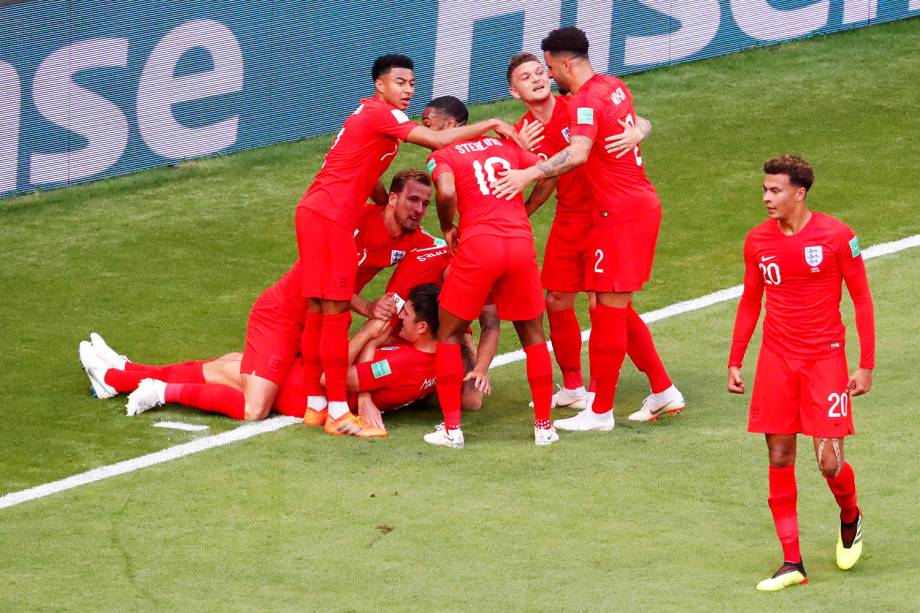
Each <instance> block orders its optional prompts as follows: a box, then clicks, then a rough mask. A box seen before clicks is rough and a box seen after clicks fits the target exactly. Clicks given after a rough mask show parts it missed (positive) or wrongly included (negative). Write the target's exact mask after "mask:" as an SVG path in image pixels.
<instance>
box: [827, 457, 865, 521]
mask: <svg viewBox="0 0 920 613" xmlns="http://www.w3.org/2000/svg"><path fill="white" fill-rule="evenodd" d="M824 479H825V480H826V481H827V486H828V487H829V488H831V492H832V493H833V494H834V498H835V499H836V500H837V505H838V506H840V521H842V522H843V523H845V524H849V523H851V522H853V521H854V520H855V519H856V514H857V513H859V507H857V506H856V475H855V474H853V467H852V466H850V464H849V463H848V462H844V463H843V467H842V468H841V469H840V473H839V474H838V475H837V476H836V477H834V478H833V479H831V478H828V476H827V475H824Z"/></svg>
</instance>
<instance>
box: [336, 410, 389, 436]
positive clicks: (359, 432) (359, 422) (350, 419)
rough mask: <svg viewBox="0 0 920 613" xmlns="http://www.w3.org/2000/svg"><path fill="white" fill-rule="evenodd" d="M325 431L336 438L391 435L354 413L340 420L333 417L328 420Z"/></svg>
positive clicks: (347, 414)
mask: <svg viewBox="0 0 920 613" xmlns="http://www.w3.org/2000/svg"><path fill="white" fill-rule="evenodd" d="M323 430H325V431H326V433H327V434H332V435H335V436H354V437H357V438H378V437H383V436H387V435H388V434H389V433H388V432H387V431H386V430H385V429H383V428H376V427H374V426H372V425H370V424H369V423H367V421H366V420H365V419H364V418H363V417H359V416H358V415H354V414H352V413H346V414H345V415H342V416H341V417H340V418H338V419H334V418H333V417H332V416H331V415H330V416H329V417H328V418H327V419H326V424H325V426H323Z"/></svg>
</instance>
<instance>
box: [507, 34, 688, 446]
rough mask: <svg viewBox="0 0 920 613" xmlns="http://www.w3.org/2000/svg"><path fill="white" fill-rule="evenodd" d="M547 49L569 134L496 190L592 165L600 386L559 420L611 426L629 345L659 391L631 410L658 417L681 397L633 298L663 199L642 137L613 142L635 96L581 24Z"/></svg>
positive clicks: (571, 425)
mask: <svg viewBox="0 0 920 613" xmlns="http://www.w3.org/2000/svg"><path fill="white" fill-rule="evenodd" d="M542 48H543V56H544V60H545V61H546V64H547V66H548V67H549V71H550V76H551V77H552V78H553V79H554V80H555V81H556V83H557V84H558V85H559V87H560V89H562V90H565V91H568V92H571V93H572V94H574V96H573V97H572V99H571V100H570V101H569V102H568V106H569V109H570V110H569V112H570V125H569V133H568V139H569V141H570V142H569V144H568V145H567V146H566V147H565V148H563V149H561V150H560V151H558V152H557V153H556V154H555V155H553V156H551V157H549V159H547V160H544V161H542V162H540V163H538V164H536V165H535V166H532V167H530V168H527V169H524V170H512V171H509V172H508V173H506V174H505V175H504V176H503V177H501V178H499V179H498V180H497V181H496V183H495V186H494V193H495V195H497V196H499V197H508V198H510V197H514V196H516V195H517V194H519V193H520V192H521V190H523V188H524V187H525V186H526V185H527V184H528V183H530V182H532V181H536V180H540V179H545V178H549V177H557V176H560V175H564V174H565V173H567V172H570V171H573V170H574V169H576V168H579V167H581V166H583V167H584V168H583V170H582V172H581V177H582V180H583V181H584V182H586V183H587V185H588V188H589V189H588V191H589V194H590V198H591V204H592V210H591V216H592V227H591V239H590V245H589V247H588V254H589V257H590V259H589V261H588V263H587V271H588V275H589V279H588V288H589V289H593V290H594V291H595V294H596V297H597V307H596V308H595V310H594V313H593V316H592V331H591V338H590V341H589V345H588V352H589V356H590V361H591V378H592V379H593V380H594V381H595V385H596V395H595V397H594V400H593V402H592V403H591V405H590V406H589V407H588V408H586V409H584V410H583V411H582V412H580V413H578V414H577V415H575V416H574V417H571V418H569V419H561V420H557V421H556V422H555V424H554V425H555V426H556V427H557V428H559V429H562V430H576V431H608V430H612V429H613V427H614V417H613V401H614V394H615V392H616V387H617V381H618V379H619V373H620V367H621V366H622V364H623V360H624V358H625V356H626V354H627V352H628V353H629V355H630V357H631V358H632V360H633V362H634V363H635V364H636V366H637V367H638V368H639V369H640V370H642V371H643V372H644V373H645V374H646V375H647V376H648V378H649V382H650V384H651V391H652V393H651V395H650V396H649V397H648V398H646V400H645V402H644V403H643V405H642V408H641V409H640V410H639V411H638V412H637V414H634V416H633V417H634V418H636V419H641V420H643V421H650V420H653V419H656V418H657V417H659V416H661V415H664V414H669V413H676V412H679V411H680V410H681V409H683V407H684V399H683V396H682V395H681V393H680V392H679V391H678V390H677V388H676V387H674V385H673V384H672V382H671V379H670V377H669V376H668V373H667V371H666V370H665V368H664V365H663V364H662V363H661V358H660V357H659V355H658V351H657V350H656V348H655V344H654V342H653V340H652V336H651V333H650V332H649V330H648V326H646V324H645V322H643V321H642V319H641V318H640V317H639V315H638V313H636V311H635V309H633V307H632V296H633V293H634V292H636V291H639V290H641V289H642V286H643V284H644V283H645V282H646V281H648V280H649V278H650V276H651V270H652V261H653V259H654V255H655V243H656V241H657V238H658V229H659V227H660V225H661V202H660V201H659V200H658V194H657V193H656V191H655V188H654V186H653V185H652V184H651V182H650V181H649V180H648V178H647V177H646V176H645V170H644V168H643V165H642V156H641V153H640V150H639V147H638V145H637V146H635V147H633V148H632V150H631V151H630V152H629V153H627V154H626V155H624V156H619V157H618V156H616V155H611V154H610V153H608V152H607V150H606V148H605V147H606V146H607V144H608V139H609V138H610V137H612V136H617V135H620V134H622V132H623V131H624V127H630V126H634V125H635V123H636V115H635V111H634V109H633V104H632V95H631V93H630V92H629V88H627V87H626V84H625V83H623V82H622V81H621V80H620V79H617V78H616V77H612V76H608V75H598V74H595V73H594V71H593V70H592V68H591V63H590V61H589V60H588V40H587V38H586V37H585V34H584V32H582V31H581V30H579V29H577V28H572V27H569V28H560V29H558V30H553V31H552V32H550V34H549V35H548V36H547V37H546V38H545V39H543V43H542Z"/></svg>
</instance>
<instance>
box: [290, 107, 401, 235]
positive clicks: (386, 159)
mask: <svg viewBox="0 0 920 613" xmlns="http://www.w3.org/2000/svg"><path fill="white" fill-rule="evenodd" d="M417 125H418V124H416V123H414V122H412V121H409V118H408V117H406V114H405V113H403V112H402V111H401V110H399V109H398V108H396V107H395V106H392V105H390V104H387V103H386V102H384V101H382V100H379V99H377V98H365V99H363V100H361V104H360V105H359V106H358V108H357V109H356V110H355V112H354V113H352V114H351V116H350V117H349V118H348V119H347V120H345V125H344V126H342V129H341V130H339V133H338V135H337V136H336V137H335V140H334V141H333V142H332V146H331V147H330V148H329V152H328V153H327V154H326V160H325V162H323V167H322V168H321V169H320V171H319V173H317V175H316V177H314V179H313V183H312V184H311V185H310V188H309V189H308V190H307V193H306V194H304V196H303V198H301V199H300V204H298V205H297V206H302V207H306V208H308V209H310V210H313V211H316V212H317V213H319V214H320V215H322V216H323V217H327V218H329V219H331V220H332V221H334V222H336V223H339V224H341V225H343V226H345V227H346V228H349V229H351V228H354V227H355V226H357V224H358V218H359V217H360V215H361V211H362V208H363V206H364V203H365V202H366V201H367V199H368V198H369V197H370V195H371V192H372V191H373V189H374V185H376V184H377V181H378V180H379V179H380V175H382V174H383V173H384V172H386V169H387V168H389V166H390V163H391V162H392V161H393V158H395V157H396V153H397V151H399V141H404V140H406V139H407V138H408V137H409V132H411V131H412V129H413V128H415V127H416V126H417Z"/></svg>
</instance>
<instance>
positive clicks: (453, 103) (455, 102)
mask: <svg viewBox="0 0 920 613" xmlns="http://www.w3.org/2000/svg"><path fill="white" fill-rule="evenodd" d="M425 107H426V108H432V109H437V110H439V111H442V112H444V113H447V114H448V115H450V116H451V117H453V118H454V120H455V121H456V122H457V123H458V124H459V125H461V126H463V125H466V121H467V120H468V119H469V118H470V112H469V111H468V110H466V105H465V104H463V103H462V102H461V101H460V99H459V98H454V97H453V96H440V97H438V98H435V99H434V100H432V101H431V102H429V103H428V104H426V105H425Z"/></svg>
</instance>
